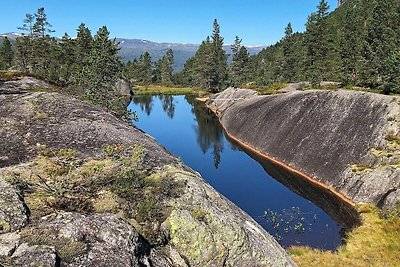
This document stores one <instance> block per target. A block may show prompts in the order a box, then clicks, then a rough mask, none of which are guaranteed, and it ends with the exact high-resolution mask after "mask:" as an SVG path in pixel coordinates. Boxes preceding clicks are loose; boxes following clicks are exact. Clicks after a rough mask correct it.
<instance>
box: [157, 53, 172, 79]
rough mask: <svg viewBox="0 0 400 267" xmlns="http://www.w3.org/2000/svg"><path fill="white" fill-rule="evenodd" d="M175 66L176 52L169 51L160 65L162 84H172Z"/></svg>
mask: <svg viewBox="0 0 400 267" xmlns="http://www.w3.org/2000/svg"><path fill="white" fill-rule="evenodd" d="M173 65H174V52H173V51H172V49H169V50H168V51H167V53H166V54H165V55H164V56H163V57H162V59H161V60H160V63H159V68H160V82H161V83H163V84H171V83H172V73H173V71H174V69H173Z"/></svg>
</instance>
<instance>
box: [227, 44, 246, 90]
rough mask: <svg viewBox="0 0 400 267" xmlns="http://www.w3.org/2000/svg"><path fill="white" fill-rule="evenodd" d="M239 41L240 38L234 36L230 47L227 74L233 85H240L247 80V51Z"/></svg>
mask: <svg viewBox="0 0 400 267" xmlns="http://www.w3.org/2000/svg"><path fill="white" fill-rule="evenodd" d="M241 42H242V40H241V39H239V37H238V36H236V38H235V43H234V44H233V45H232V47H231V50H232V54H233V58H232V64H231V66H230V73H229V76H230V83H231V86H233V87H240V86H241V85H242V84H244V83H245V82H246V81H247V76H248V64H249V53H248V52H247V49H246V47H244V46H242V45H241Z"/></svg>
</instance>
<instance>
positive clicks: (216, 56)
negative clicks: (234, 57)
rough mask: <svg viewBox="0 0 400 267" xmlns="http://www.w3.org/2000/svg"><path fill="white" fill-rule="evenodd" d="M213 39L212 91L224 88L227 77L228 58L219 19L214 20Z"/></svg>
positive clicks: (210, 87) (210, 85) (210, 88)
mask: <svg viewBox="0 0 400 267" xmlns="http://www.w3.org/2000/svg"><path fill="white" fill-rule="evenodd" d="M211 39H212V60H213V61H212V67H213V68H212V70H211V77H210V83H209V87H208V88H207V89H208V90H210V91H211V92H218V91H220V90H222V89H223V87H224V84H225V82H226V78H227V74H228V72H227V58H228V56H227V55H226V53H225V50H224V49H223V45H224V38H223V37H222V36H221V32H220V26H219V24H218V21H217V19H215V20H214V24H213V33H212V35H211Z"/></svg>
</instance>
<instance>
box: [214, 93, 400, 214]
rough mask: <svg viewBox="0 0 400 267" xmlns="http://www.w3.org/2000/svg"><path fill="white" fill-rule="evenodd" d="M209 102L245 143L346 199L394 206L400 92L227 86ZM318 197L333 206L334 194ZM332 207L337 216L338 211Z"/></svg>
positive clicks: (399, 190)
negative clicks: (264, 90) (265, 90)
mask: <svg viewBox="0 0 400 267" xmlns="http://www.w3.org/2000/svg"><path fill="white" fill-rule="evenodd" d="M207 105H208V106H209V107H210V108H211V109H212V110H214V111H215V112H216V113H217V115H218V116H219V117H220V121H221V123H222V125H223V126H224V128H225V129H226V130H227V132H228V133H229V135H231V137H233V138H235V139H236V140H237V141H238V142H240V143H242V145H244V146H247V147H248V148H250V150H252V152H254V153H256V154H258V155H261V156H262V157H264V158H268V159H269V160H268V162H273V163H274V164H273V165H275V166H276V165H279V167H280V169H286V170H288V171H289V172H290V173H292V174H296V176H301V177H302V178H305V179H311V180H312V182H313V184H314V185H317V186H318V187H323V188H325V189H327V191H329V192H330V193H331V194H333V195H335V196H336V197H339V198H341V199H342V200H343V201H344V202H347V203H350V204H351V205H353V204H360V203H371V204H374V205H377V206H379V207H383V208H389V209H390V208H393V207H395V205H396V203H397V202H398V201H399V200H400V98H399V97H397V96H384V95H378V94H372V93H365V92H355V91H345V90H338V91H328V90H309V91H296V90H289V91H288V92H287V93H283V94H277V95H270V96H258V95H257V93H256V92H254V91H252V90H247V89H232V88H230V89H228V90H226V91H224V92H222V93H220V94H216V95H214V96H213V97H211V98H210V99H209V101H208V103H207ZM272 172H274V170H272ZM275 172H276V170H275ZM278 172H279V171H278ZM278 172H277V175H278V174H279V173H278ZM286 178H287V177H286ZM292 178H293V177H290V179H292ZM285 180H286V181H285ZM282 182H283V183H289V186H290V183H291V182H290V181H288V179H284V180H283V181H282ZM307 184H308V185H307ZM310 186H311V183H306V184H305V185H303V186H302V188H300V189H299V187H297V191H299V192H300V193H306V192H302V191H304V190H302V189H304V188H307V187H310ZM293 190H296V186H294V189H293ZM303 195H304V194H303ZM305 195H306V197H309V198H313V196H310V195H309V196H307V194H305ZM314 198H315V197H314ZM316 199H317V200H315V201H316V202H317V203H318V199H319V200H320V202H325V205H324V204H323V203H319V204H321V206H323V207H324V208H325V209H329V207H328V208H327V207H326V206H329V205H331V204H330V203H331V202H332V201H331V200H330V198H325V197H317V198H316ZM313 200H314V199H313ZM330 208H331V209H332V210H331V212H329V210H328V212H329V213H330V214H331V215H332V216H335V213H336V215H338V213H340V212H338V210H336V211H335V210H334V209H335V208H337V207H330ZM339 215H340V214H339ZM346 216H347V215H346Z"/></svg>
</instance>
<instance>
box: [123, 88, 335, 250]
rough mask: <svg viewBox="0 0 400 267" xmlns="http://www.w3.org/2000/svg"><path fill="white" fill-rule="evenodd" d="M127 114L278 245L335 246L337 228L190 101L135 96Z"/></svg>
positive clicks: (320, 210) (189, 98)
mask: <svg viewBox="0 0 400 267" xmlns="http://www.w3.org/2000/svg"><path fill="white" fill-rule="evenodd" d="M129 109H130V110H132V111H135V112H136V113H137V116H138V118H139V121H138V122H135V124H136V126H137V127H139V128H140V129H142V130H144V131H145V132H147V133H149V134H150V135H152V136H153V137H155V138H156V139H157V141H158V143H160V144H162V145H163V146H165V147H166V148H167V149H168V150H169V151H171V152H172V153H173V154H175V155H176V156H177V157H179V158H181V159H182V161H183V162H184V163H185V164H186V165H188V166H190V167H191V168H192V169H194V170H196V171H198V172H199V173H201V175H202V176H203V178H204V179H205V180H206V181H207V182H208V183H210V184H211V185H212V186H213V187H214V188H215V189H216V190H217V191H218V192H220V193H221V194H223V195H224V196H225V197H227V198H228V199H229V200H231V201H232V202H233V203H235V204H236V205H237V206H239V207H240V208H241V209H243V210H244V211H246V212H247V213H248V214H250V215H251V216H252V217H253V218H254V219H255V220H256V221H257V222H258V223H259V224H260V225H261V226H262V227H264V228H265V229H266V230H267V231H268V232H269V233H270V234H271V235H273V236H274V237H275V238H276V239H277V240H278V241H279V243H280V244H281V245H282V246H284V247H287V246H291V245H307V246H310V247H314V248H320V249H329V250H333V249H335V248H337V246H338V245H339V244H340V240H341V234H340V233H341V228H340V227H339V226H338V225H337V223H336V222H335V221H334V220H333V219H332V218H331V217H330V216H328V215H327V214H326V213H325V212H324V211H323V210H322V209H320V208H319V207H318V206H316V205H314V204H313V203H312V202H310V201H309V200H307V199H305V198H303V197H301V196H299V195H297V194H296V193H294V192H292V191H290V190H289V189H288V188H286V187H285V186H283V185H282V184H281V183H279V182H277V181H276V180H274V179H273V178H272V177H271V176H270V175H269V174H268V173H267V172H266V171H265V170H264V168H263V167H262V166H261V165H260V164H259V163H258V162H257V161H255V160H254V159H252V158H251V157H250V156H248V155H247V154H246V153H245V152H243V151H242V150H241V149H240V148H239V147H237V146H236V145H235V144H233V143H232V142H230V141H229V140H228V139H227V138H226V136H225V133H224V131H223V129H222V126H221V125H220V123H219V121H218V119H217V118H216V117H215V116H214V115H213V114H210V112H208V110H207V109H206V108H205V107H204V105H203V104H201V103H198V102H196V101H195V99H194V97H193V96H162V95H160V96H139V97H135V98H134V99H133V100H132V102H131V104H130V105H129Z"/></svg>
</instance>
